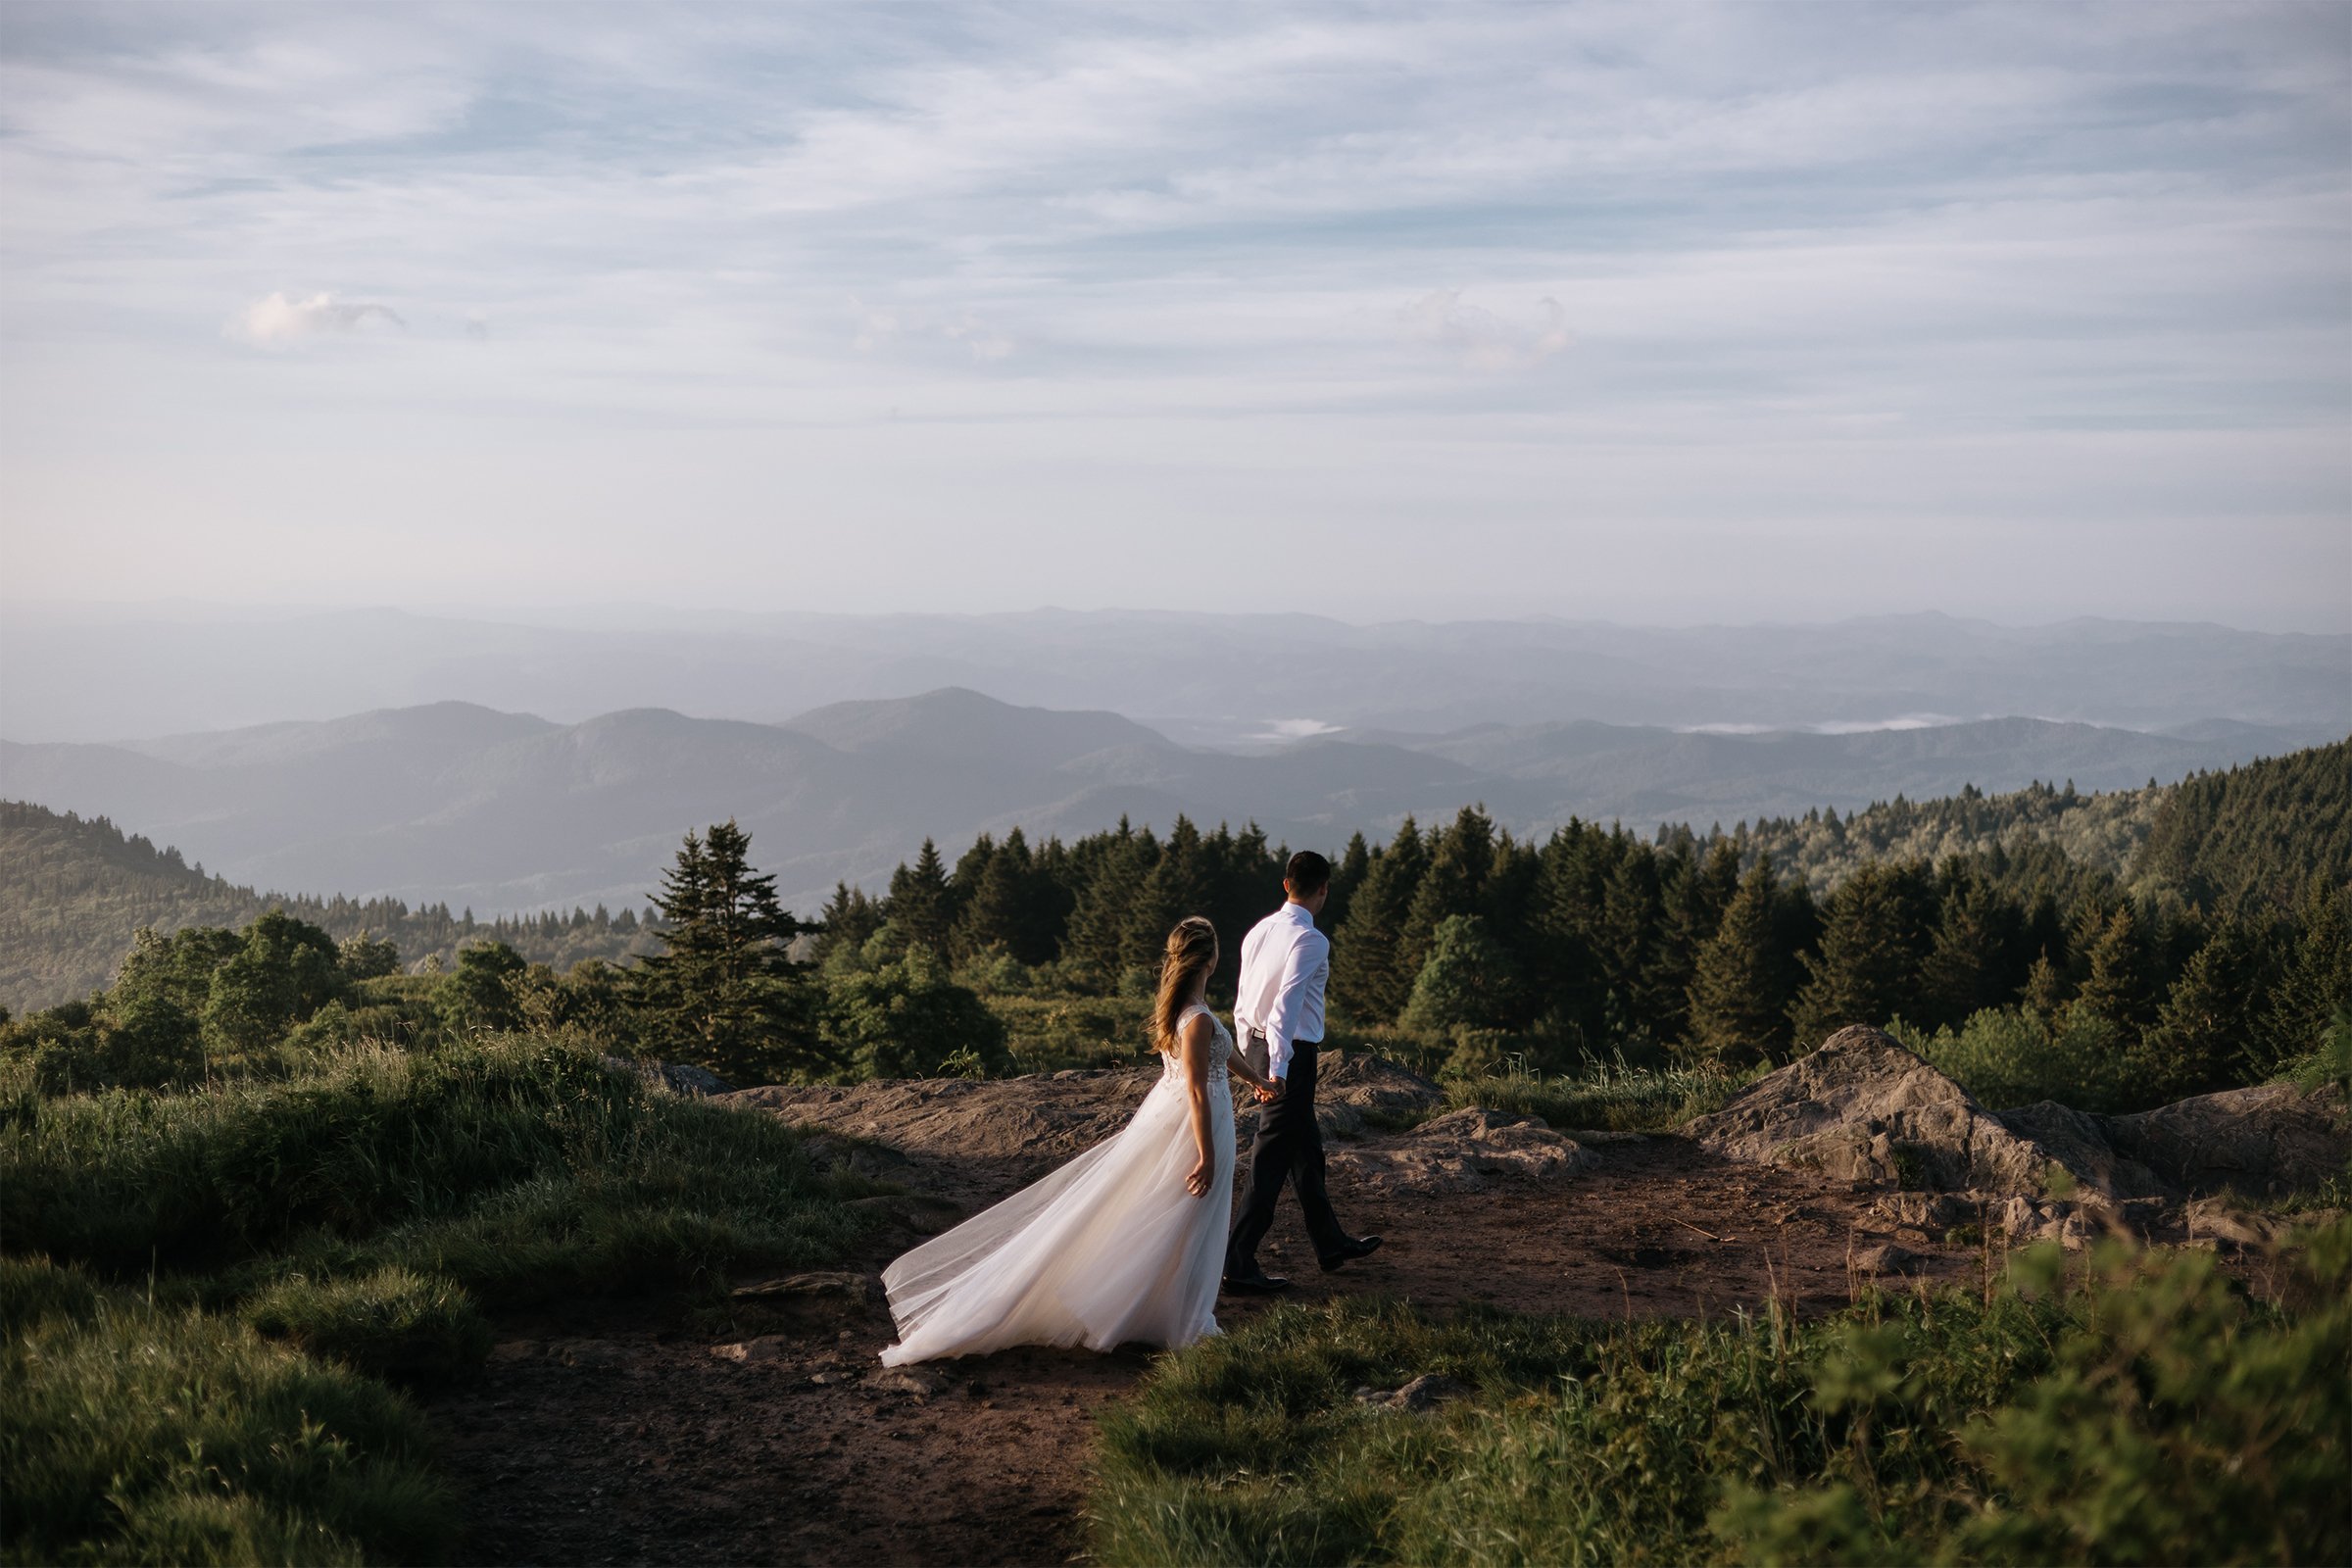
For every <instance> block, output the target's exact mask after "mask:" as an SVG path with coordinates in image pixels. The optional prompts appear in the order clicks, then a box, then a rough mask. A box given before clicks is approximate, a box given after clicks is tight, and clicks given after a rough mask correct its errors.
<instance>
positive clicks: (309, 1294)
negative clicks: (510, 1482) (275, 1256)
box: [241, 1265, 490, 1383]
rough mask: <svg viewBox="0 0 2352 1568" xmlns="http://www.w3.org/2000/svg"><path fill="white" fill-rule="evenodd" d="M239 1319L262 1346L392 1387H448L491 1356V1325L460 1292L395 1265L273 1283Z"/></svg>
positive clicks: (247, 1305) (456, 1286) (299, 1276)
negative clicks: (275, 1345)
mask: <svg viewBox="0 0 2352 1568" xmlns="http://www.w3.org/2000/svg"><path fill="white" fill-rule="evenodd" d="M241 1315H242V1316H243V1317H244V1319H245V1321H246V1322H247V1323H249V1324H251V1325H252V1326H253V1329H254V1332H255V1333H257V1334H259V1335H261V1336H262V1338H264V1339H266V1340H283V1341H285V1342H287V1343H288V1344H291V1345H293V1346H294V1347H295V1348H297V1349H300V1350H302V1351H304V1352H305V1353H307V1354H310V1355H313V1356H316V1357H318V1358H319V1359H320V1360H322V1361H337V1362H340V1363H342V1364H343V1365H345V1366H348V1367H350V1368H352V1369H353V1370H354V1371H359V1372H366V1373H368V1374H369V1375H370V1376H373V1377H380V1378H387V1379H390V1380H391V1381H393V1382H396V1383H442V1382H447V1381H449V1380H450V1379H452V1378H454V1377H456V1376H458V1375H459V1374H460V1373H463V1372H468V1371H471V1370H473V1369H474V1368H476V1367H478V1366H480V1365H481V1362H482V1357H483V1356H485V1355H487V1354H488V1353H489V1351H490V1325H489V1324H488V1323H487V1322H485V1321H484V1320H483V1318H482V1315H481V1314H480V1313H479V1312H477V1311H475V1310H474V1307H473V1302H472V1300H471V1299H469V1298H468V1297H467V1296H466V1292H465V1290H464V1289H463V1288H461V1287H460V1286H458V1285H456V1284H454V1283H452V1282H451V1281H449V1280H445V1279H434V1278H431V1277H429V1276H427V1275H423V1274H419V1273H417V1272H416V1271H415V1270H413V1269H408V1268H402V1267H399V1266H397V1265H395V1266H392V1267H388V1268H380V1269H377V1270H375V1271H373V1272H372V1273H368V1274H364V1275H360V1276H358V1277H356V1278H351V1279H339V1280H338V1279H313V1278H310V1277H308V1276H302V1275H297V1276H295V1277H293V1278H290V1279H285V1280H280V1281H279V1282H278V1283H276V1284H275V1285H272V1286H270V1287H269V1288H268V1289H267V1290H264V1291H263V1292H262V1293H261V1294H260V1295H258V1296H256V1297H254V1298H253V1299H251V1300H249V1301H247V1302H246V1303H245V1305H244V1307H243V1308H242V1312H241Z"/></svg>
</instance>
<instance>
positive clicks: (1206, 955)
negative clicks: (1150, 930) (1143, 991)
mask: <svg viewBox="0 0 2352 1568" xmlns="http://www.w3.org/2000/svg"><path fill="white" fill-rule="evenodd" d="M1216 966H1217V928H1216V927H1215V926H1213V925H1211V924H1209V923H1208V920H1207V918H1206V917H1205V916H1203V915H1198V914H1188V915H1186V916H1185V917H1184V918H1183V919H1181V920H1179V921H1177V922H1176V929H1175V930H1173V931H1170V932H1169V933H1168V946H1167V951H1166V952H1165V953H1164V954H1162V955H1161V956H1160V960H1159V995H1158V997H1157V998H1156V999H1155V1000H1154V1001H1153V1002H1152V1048H1153V1049H1154V1050H1158V1051H1165V1052H1169V1053H1171V1054H1172V1053H1174V1052H1175V1050H1176V1018H1177V1014H1179V1013H1181V1012H1182V1011H1183V1010H1184V1008H1185V1006H1186V1002H1185V998H1186V995H1187V994H1188V993H1189V992H1190V991H1191V990H1192V989H1193V985H1192V982H1193V976H1195V975H1197V974H1201V973H1205V972H1206V971H1207V970H1210V969H1213V968H1215V967H1216Z"/></svg>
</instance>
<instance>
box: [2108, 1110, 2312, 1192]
mask: <svg viewBox="0 0 2352 1568" xmlns="http://www.w3.org/2000/svg"><path fill="white" fill-rule="evenodd" d="M2101 1119H2102V1120H2104V1121H2105V1122H2106V1124H2107V1136H2108V1140H2109V1142H2110V1143H2111V1144H2112V1145H2113V1146H2114V1147H2115V1149H2116V1150H2117V1151H2118V1152H2119V1153H2121V1154H2123V1155H2127V1156H2129V1157H2130V1158H2131V1159H2133V1160H2136V1161H2138V1162H2140V1163H2141V1164H2142V1165H2144V1166H2145V1167H2146V1168H2148V1169H2150V1170H2152V1171H2154V1172H2155V1173H2156V1174H2157V1175H2158V1176H2160V1177H2162V1178H2163V1179H2164V1180H2165V1181H2167V1182H2168V1183H2170V1184H2171V1185H2173V1186H2174V1187H2177V1188H2179V1189H2180V1190H2181V1191H2182V1192H2187V1193H2218V1192H2223V1191H2229V1192H2238V1193H2244V1194H2247V1195H2249V1196H2256V1197H2278V1196H2280V1195H2282V1194H2286V1193H2293V1192H2302V1191H2304V1190H2307V1189H2309V1188H2313V1187H2317V1186H2319V1185H2320V1184H2321V1183H2323V1182H2325V1181H2327V1179H2328V1178H2329V1177H2330V1176H2340V1175H2342V1174H2343V1172H2344V1169H2345V1165H2346V1162H2347V1160H2352V1117H2348V1116H2347V1115H2346V1114H2345V1107H2344V1092H2343V1089H2342V1087H2341V1086H2339V1085H2335V1084H2329V1085H2327V1086H2326V1087H2324V1088H2321V1089H2305V1088H2303V1087H2301V1086H2300V1085H2298V1084H2292V1083H2275V1084H2256V1085H2255V1086H2253V1087H2252V1088H2250V1089H2227V1090H2224V1091H2222V1092H2221V1093H2220V1094H2215V1095H2198V1096H2196V1097H2194V1098H2193V1099H2189V1100H2181V1101H2176V1102H2174V1103H2172V1104H2169V1105H2159V1106H2157V1107H2156V1108H2155V1109H2154V1110H2143V1111H2140V1112H2138V1113H2136V1114H2134V1115H2130V1116H2115V1117H2105V1118H2101Z"/></svg>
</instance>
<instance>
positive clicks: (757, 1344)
mask: <svg viewBox="0 0 2352 1568" xmlns="http://www.w3.org/2000/svg"><path fill="white" fill-rule="evenodd" d="M786 1344H787V1342H786V1340H785V1338H784V1336H782V1335H781V1334H762V1335H760V1337H759V1338H758V1339H752V1340H738V1341H736V1342H735V1343H734V1344H732V1345H713V1346H712V1347H711V1354H712V1355H714V1356H716V1357H718V1358H719V1359H720V1360H721V1361H774V1360H777V1359H780V1358H781V1357H782V1356H783V1354H784V1349H785V1346H786Z"/></svg>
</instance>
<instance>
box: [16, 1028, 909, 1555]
mask: <svg viewBox="0 0 2352 1568" xmlns="http://www.w3.org/2000/svg"><path fill="white" fill-rule="evenodd" d="M22 1076H23V1075H22V1073H21V1072H20V1073H19V1079H20V1080H21V1079H22ZM871 1191H873V1189H872V1187H871V1186H870V1185H869V1184H867V1183H865V1182H863V1181H861V1180H859V1179H858V1178H856V1177H854V1176H850V1175H848V1174H847V1173H845V1172H837V1171H830V1170H818V1169H817V1168H815V1167H814V1166H813V1165H812V1164H811V1163H810V1162H809V1158H808V1156H807V1154H806V1152H804V1150H803V1147H802V1142H801V1139H800V1138H799V1136H798V1135H796V1134H794V1133H793V1132H791V1131H790V1130H788V1129H786V1128H784V1127H783V1126H781V1125H780V1124H778V1123H776V1122H775V1121H773V1120H772V1119H770V1118H768V1117H766V1116H763V1115H760V1114H758V1113H756V1112H750V1111H739V1110H732V1109H727V1108H724V1107H720V1106H714V1105H710V1104H705V1103H697V1102H693V1101H688V1100H683V1099H680V1098H678V1097H676V1096H673V1095H670V1094H669V1093H667V1092H666V1091H663V1090H659V1089H655V1088H653V1087H651V1086H649V1085H648V1084H647V1083H646V1082H645V1081H644V1080H643V1079H642V1078H641V1077H639V1076H638V1075H637V1074H636V1073H634V1072H632V1071H630V1070H627V1069H625V1068H613V1067H609V1066H607V1065H606V1064H605V1062H604V1061H603V1060H602V1059H601V1058H600V1057H599V1056H598V1055H596V1054H594V1053H593V1052H590V1051H587V1050H585V1049H582V1048H578V1047H573V1046H568V1045H564V1044H558V1043H551V1042H548V1041H542V1040H532V1039H521V1038H515V1039H496V1040H487V1041H456V1042H445V1043H439V1044H433V1045H429V1046H426V1047H422V1048H419V1049H417V1050H415V1051H406V1052H403V1051H393V1050H387V1049H383V1048H380V1047H375V1046H369V1045H348V1046H342V1047H335V1048H331V1049H328V1050H325V1051H324V1052H322V1053H321V1054H319V1056H318V1057H317V1058H316V1059H315V1060H313V1061H311V1062H309V1063H308V1064H307V1065H305V1066H304V1067H303V1068H302V1069H301V1070H300V1071H299V1072H298V1073H296V1074H295V1075H294V1076H291V1077H287V1078H283V1079H267V1078H262V1077H258V1076H257V1077H247V1078H240V1079H236V1080H228V1081H221V1082H217V1083H215V1084H214V1085H212V1086H210V1087H207V1088H202V1089H193V1090H190V1091H188V1092H186V1093H177V1094H154V1093H149V1092H144V1091H123V1090H109V1091H102V1092H99V1093H96V1094H90V1095H76V1096H72V1097H66V1098H58V1099H51V1098H46V1097H43V1096H41V1095H39V1094H37V1093H35V1092H34V1091H33V1089H32V1087H31V1086H30V1085H29V1084H27V1083H25V1082H23V1081H16V1082H9V1083H0V1247H5V1249H6V1255H0V1329H4V1330H5V1332H6V1335H7V1341H6V1346H5V1348H4V1349H0V1478H4V1480H0V1485H5V1488H6V1496H5V1507H4V1509H0V1558H4V1559H6V1560H9V1561H20V1562H58V1561H115V1560H131V1561H159V1562H196V1563H215V1562H219V1563H228V1562H346V1561H359V1560H361V1559H362V1558H367V1559H368V1560H379V1561H393V1562H409V1561H417V1560H423V1559H427V1558H431V1557H433V1556H435V1555H438V1554H442V1553H445V1552H447V1551H449V1550H451V1549H453V1545H452V1544H453V1541H454V1536H453V1534H452V1532H453V1530H454V1523H453V1518H454V1516H453V1514H452V1512H451V1509H450V1506H449V1504H448V1501H447V1498H446V1496H445V1495H443V1493H442V1491H441V1490H440V1484H439V1483H438V1482H437V1481H436V1480H434V1479H433V1476H432V1474H431V1472H430V1469H429V1466H428V1455H427V1452H426V1447H425V1443H424V1438H423V1433H422V1429H421V1427H420V1426H419V1425H418V1423H417V1418H416V1416H415V1415H414V1413H413V1412H412V1411H411V1409H410V1408H409V1406H408V1405H407V1404H406V1403H405V1402H403V1400H402V1398H401V1397H400V1396H398V1395H397V1394H395V1393H394V1392H393V1390H392V1389H391V1388H390V1387H388V1386H387V1383H402V1384H418V1383H430V1382H434V1381H440V1380H447V1379H450V1378H454V1377H459V1376H462V1375H464V1374H465V1373H466V1371H468V1370H469V1369H471V1368H473V1367H475V1366H478V1365H479V1363H480V1361H481V1359H482V1356H483V1355H484V1353H485V1352H486V1350H487V1349H488V1347H489V1341H490V1331H489V1327H488V1324H487V1322H486V1321H485V1319H484V1318H483V1316H482V1312H481V1309H480V1307H479V1306H478V1305H477V1304H476V1303H477V1301H478V1302H487V1303H491V1304H497V1303H502V1302H515V1301H523V1300H530V1299H545V1298H549V1297H556V1296H575V1295H580V1294H587V1293H600V1292H614V1291H626V1290H633V1289H639V1288H653V1287H664V1288H677V1287H686V1288H688V1289H693V1288H695V1287H697V1286H701V1285H710V1284H714V1283H716V1282H719V1281H721V1280H723V1279H724V1277H725V1276H726V1275H727V1274H728V1273H729V1272H731V1271H732V1270H734V1269H736V1268H739V1267H742V1266H745V1265H750V1264H770V1265H784V1266H806V1265H809V1264H815V1263H821V1262H829V1261H832V1260H834V1259H836V1258H838V1257H839V1256H840V1255H841V1254H842V1252H843V1251H845V1250H847V1249H848V1248H849V1247H850V1245H851V1244H852V1243H853V1242H854V1241H855V1240H856V1239H857V1238H858V1236H859V1235H860V1234H861V1233H862V1231H863V1230H864V1227H865V1225H866V1223H867V1221H866V1219H865V1218H864V1216H863V1215H861V1214H860V1213H859V1211H858V1210H857V1209H855V1208H853V1207H851V1206H850V1204H851V1200H853V1199H855V1198H857V1197H859V1196H862V1195H864V1194H866V1193H870V1192H871Z"/></svg>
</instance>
